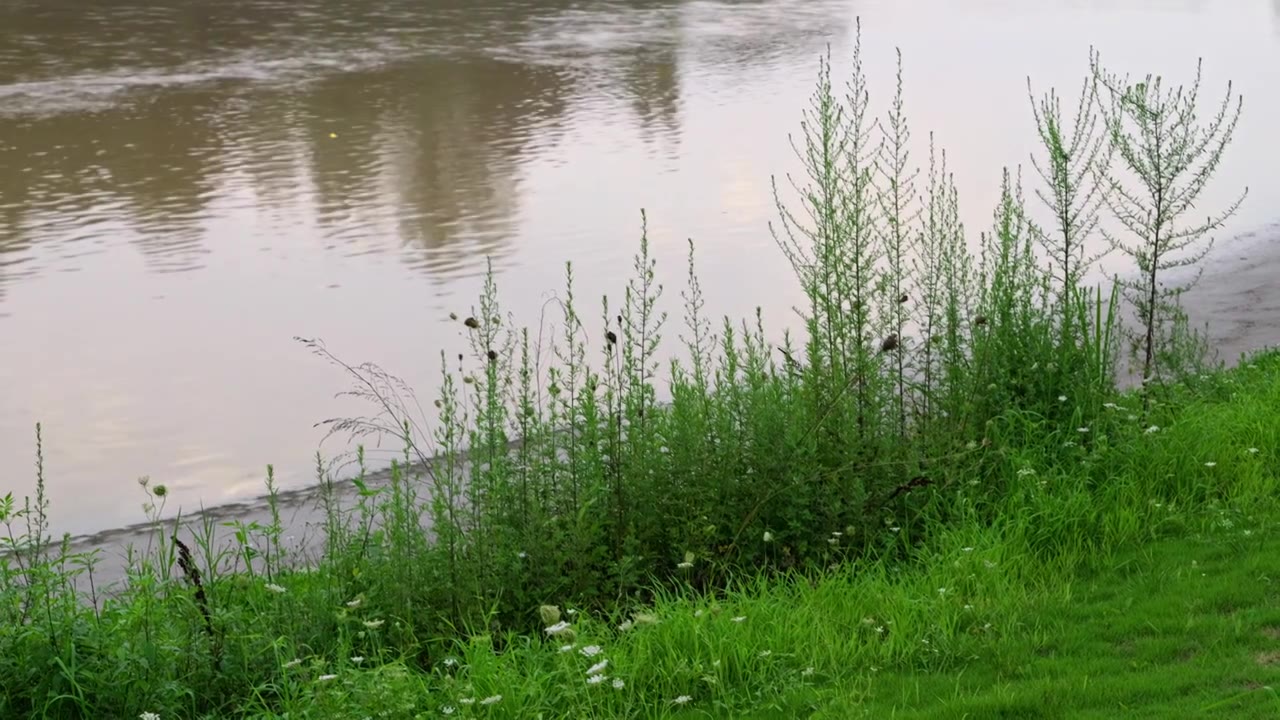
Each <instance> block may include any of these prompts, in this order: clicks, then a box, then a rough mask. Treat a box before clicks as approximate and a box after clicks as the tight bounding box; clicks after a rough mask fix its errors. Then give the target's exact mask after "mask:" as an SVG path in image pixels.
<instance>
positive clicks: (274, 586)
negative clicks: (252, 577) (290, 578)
mask: <svg viewBox="0 0 1280 720" xmlns="http://www.w3.org/2000/svg"><path fill="white" fill-rule="evenodd" d="M266 587H267V589H268V590H270V591H271V592H273V593H275V594H277V595H282V594H284V593H285V592H287V591H286V590H285V589H284V588H283V587H281V586H279V585H277V584H275V583H267V585H266Z"/></svg>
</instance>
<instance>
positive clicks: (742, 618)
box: [733, 615, 747, 623]
mask: <svg viewBox="0 0 1280 720" xmlns="http://www.w3.org/2000/svg"><path fill="white" fill-rule="evenodd" d="M746 619H747V616H746V615H739V616H738V617H736V618H733V621H734V622H736V623H740V622H744V621H745V620H746Z"/></svg>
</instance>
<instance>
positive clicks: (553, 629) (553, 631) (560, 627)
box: [546, 620, 569, 635]
mask: <svg viewBox="0 0 1280 720" xmlns="http://www.w3.org/2000/svg"><path fill="white" fill-rule="evenodd" d="M568 629H569V623H567V622H565V621H564V620H561V621H560V622H558V623H556V624H555V625H552V626H550V627H548V628H547V630H546V632H547V634H548V635H559V634H560V633H562V632H564V631H565V630H568Z"/></svg>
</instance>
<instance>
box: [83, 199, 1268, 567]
mask: <svg viewBox="0 0 1280 720" xmlns="http://www.w3.org/2000/svg"><path fill="white" fill-rule="evenodd" d="M1277 277H1280V222H1278V223H1274V224H1271V225H1268V226H1266V227H1263V228H1260V229H1258V230H1255V231H1252V232H1248V233H1245V234H1242V235H1240V236H1238V237H1235V238H1232V239H1230V240H1228V241H1226V242H1223V243H1222V244H1220V245H1219V246H1217V247H1215V249H1214V251H1213V252H1212V253H1211V255H1210V257H1208V258H1206V270H1205V273H1204V276H1203V277H1202V278H1201V279H1200V282H1199V283H1198V284H1197V285H1196V286H1195V287H1194V288H1193V289H1191V290H1189V291H1188V292H1187V293H1186V295H1185V296H1184V298H1185V299H1184V304H1185V306H1186V307H1187V309H1188V312H1189V314H1190V318H1191V321H1192V323H1193V324H1194V325H1195V326H1196V327H1203V326H1205V324H1206V323H1207V324H1208V330H1209V336H1210V338H1211V340H1212V341H1213V346H1214V348H1215V350H1216V351H1217V352H1218V355H1219V359H1220V360H1222V361H1224V362H1225V363H1227V365H1232V364H1234V363H1235V362H1236V361H1237V360H1238V359H1239V358H1240V357H1241V356H1242V355H1244V354H1247V353H1249V352H1252V351H1255V350H1260V349H1263V348H1266V347H1274V346H1280V283H1277V282H1275V278H1277ZM1268 321H1269V322H1268ZM517 446H518V441H513V442H512V443H511V445H510V447H513V448H514V447H517ZM439 460H440V457H438V456H437V457H432V458H428V459H427V460H426V461H425V462H420V463H417V464H413V465H410V466H409V467H407V468H404V469H403V470H404V475H405V476H406V477H409V478H411V479H413V478H417V479H418V480H417V481H418V482H423V480H424V479H425V478H427V477H429V473H430V470H431V468H430V467H429V466H430V465H431V464H434V463H435V462H437V461H439ZM459 460H460V462H461V467H460V472H464V473H465V472H466V463H467V457H466V453H463V454H462V456H461V457H460V458H459ZM390 480H391V469H390V468H389V467H388V468H385V469H379V470H377V471H374V472H369V473H367V474H366V475H365V476H364V478H363V482H364V483H365V484H366V486H367V487H368V488H370V489H378V488H382V487H386V486H387V485H388V484H389V482H390ZM328 487H329V488H331V489H332V493H333V494H332V496H331V499H332V500H333V501H334V502H336V503H337V504H339V505H340V506H342V507H347V508H349V507H351V506H352V505H354V504H355V502H356V501H357V500H358V499H359V492H360V491H359V489H358V488H357V487H356V484H355V478H354V477H349V478H345V479H341V480H335V481H333V482H332V483H331V484H330V485H329V486H328ZM427 487H429V486H428V485H427V484H426V483H423V484H422V488H420V491H421V490H422V489H426V488H427ZM325 490H326V486H325V485H320V484H317V485H310V486H307V487H303V488H297V489H291V490H284V491H280V492H278V493H276V495H275V497H274V503H275V507H276V510H277V511H278V512H279V513H280V516H281V524H282V525H283V526H284V532H283V535H284V538H283V539H284V540H285V541H286V542H285V545H286V548H285V549H286V550H288V551H290V552H291V553H294V557H302V558H305V557H306V556H307V555H308V554H309V553H311V552H313V551H315V550H316V549H318V542H319V541H320V540H321V538H320V537H319V534H320V532H322V530H323V525H324V522H325V519H326V516H325V509H324V506H323V500H324V493H325ZM181 520H182V527H183V529H184V530H186V531H187V532H188V533H189V532H190V531H191V530H193V529H196V528H200V527H202V526H204V525H206V524H208V525H209V526H211V527H212V528H213V529H214V530H215V531H216V532H215V535H214V539H215V543H216V544H224V543H229V542H230V541H231V540H232V539H233V537H234V535H233V533H234V528H232V527H230V526H229V524H232V523H235V522H241V523H246V524H248V523H254V522H257V523H259V524H262V525H269V524H270V523H271V522H272V498H270V497H269V496H268V495H266V494H263V495H261V496H258V497H256V498H252V499H249V500H244V501H237V502H230V503H225V504H220V505H216V506H213V507H209V508H203V509H202V510H200V511H199V512H196V513H192V514H184V515H183V516H182V518H181ZM173 524H174V519H173V518H166V519H164V520H161V521H160V522H159V523H158V524H157V523H153V522H142V523H136V524H133V525H129V526H125V527H120V528H113V529H107V530H102V531H99V532H94V533H89V534H85V535H80V536H76V537H73V538H72V539H71V541H70V549H71V551H72V552H91V551H100V552H99V558H100V564H99V566H98V568H97V569H96V570H95V575H96V578H97V580H101V581H104V582H107V583H110V582H115V581H118V580H120V579H122V578H123V576H124V570H125V563H126V550H127V548H128V547H129V546H131V545H132V546H134V547H138V548H142V547H145V546H147V544H148V542H150V541H153V540H154V537H155V533H156V531H157V529H158V527H161V526H163V527H165V528H169V529H171V528H172V527H173ZM424 531H425V529H424ZM97 580H96V581H97Z"/></svg>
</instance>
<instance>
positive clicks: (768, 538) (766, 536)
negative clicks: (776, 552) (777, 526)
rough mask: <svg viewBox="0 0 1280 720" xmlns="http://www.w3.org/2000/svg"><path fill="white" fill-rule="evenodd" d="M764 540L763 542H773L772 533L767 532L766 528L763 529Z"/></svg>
mask: <svg viewBox="0 0 1280 720" xmlns="http://www.w3.org/2000/svg"><path fill="white" fill-rule="evenodd" d="M764 541H765V542H767V543H770V542H773V533H771V532H769V531H768V530H765V531H764Z"/></svg>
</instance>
